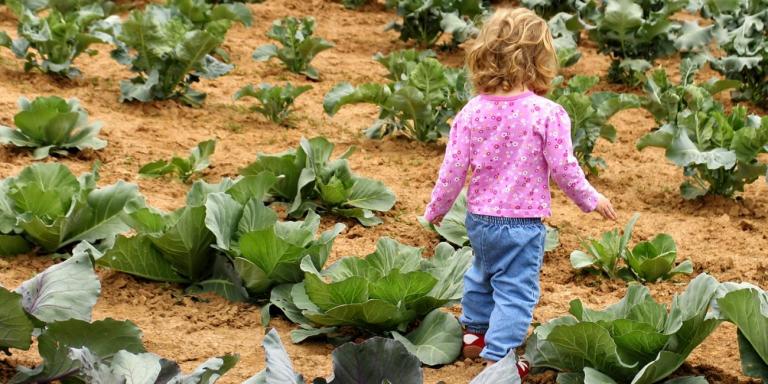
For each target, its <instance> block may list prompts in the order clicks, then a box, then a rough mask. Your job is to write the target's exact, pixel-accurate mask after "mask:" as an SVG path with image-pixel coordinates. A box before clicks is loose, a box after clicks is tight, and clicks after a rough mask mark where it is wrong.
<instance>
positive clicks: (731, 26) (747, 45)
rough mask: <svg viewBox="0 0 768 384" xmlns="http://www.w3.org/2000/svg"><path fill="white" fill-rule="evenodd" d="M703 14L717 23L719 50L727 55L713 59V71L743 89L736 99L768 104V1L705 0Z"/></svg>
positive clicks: (763, 104)
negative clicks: (738, 83) (766, 24)
mask: <svg viewBox="0 0 768 384" xmlns="http://www.w3.org/2000/svg"><path fill="white" fill-rule="evenodd" d="M700 3H701V4H702V14H703V15H704V16H705V17H709V18H711V19H713V20H714V22H715V27H716V32H715V38H716V39H717V42H718V48H720V49H721V50H723V51H724V52H725V56H724V57H721V58H717V59H713V60H712V62H711V66H712V68H714V69H715V70H717V71H718V72H720V73H721V74H723V75H725V76H726V77H727V78H729V79H734V80H738V81H740V82H741V84H742V86H741V87H740V88H739V89H738V90H737V91H736V92H734V93H733V96H734V99H735V100H750V101H752V102H754V103H755V104H758V105H761V106H763V107H765V106H767V105H768V43H766V38H768V35H767V34H768V29H766V28H765V27H764V25H765V23H768V9H766V7H767V6H768V1H765V0H753V1H733V0H731V1H719V0H718V1H716V0H702V1H701V2H700Z"/></svg>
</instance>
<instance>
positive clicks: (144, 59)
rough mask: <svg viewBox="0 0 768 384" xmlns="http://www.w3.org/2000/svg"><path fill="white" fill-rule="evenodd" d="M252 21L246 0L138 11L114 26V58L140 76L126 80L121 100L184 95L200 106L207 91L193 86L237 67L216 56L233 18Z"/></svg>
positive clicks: (175, 1) (193, 0) (177, 2)
mask: <svg viewBox="0 0 768 384" xmlns="http://www.w3.org/2000/svg"><path fill="white" fill-rule="evenodd" d="M250 19H251V15H250V11H249V10H248V8H246V7H245V6H244V5H242V4H220V5H216V6H211V5H208V4H206V3H205V2H204V1H202V0H172V1H169V4H167V5H165V6H160V5H155V4H150V5H149V6H147V7H146V8H144V10H142V11H138V10H136V11H132V12H131V13H130V15H129V16H128V18H127V19H126V20H125V21H124V22H123V23H122V25H114V24H113V25H111V28H112V33H113V34H114V35H115V36H116V44H117V46H118V48H117V49H116V50H115V51H113V52H112V56H113V57H114V58H115V59H116V60H117V61H118V62H119V63H121V64H125V65H128V66H129V67H130V69H131V71H133V72H136V73H137V74H138V75H137V77H135V78H133V79H131V80H124V81H122V82H121V83H120V95H121V96H120V100H121V101H140V102H148V101H152V100H165V99H179V100H180V101H181V102H183V103H185V104H188V105H191V106H200V105H201V104H202V103H203V102H204V101H205V94H204V93H201V92H199V91H195V90H193V89H192V88H191V86H192V84H194V83H195V82H197V81H199V80H200V78H206V79H215V78H217V77H220V76H223V75H225V74H227V73H229V72H230V71H231V70H232V68H233V66H232V65H229V64H225V63H222V62H221V61H219V60H218V59H216V58H215V57H214V56H213V54H214V53H217V54H218V53H220V52H221V51H220V49H219V46H220V45H221V44H222V43H223V42H224V37H225V35H226V33H227V31H228V30H229V28H230V27H231V25H232V22H234V21H239V22H242V23H244V24H246V25H248V24H250Z"/></svg>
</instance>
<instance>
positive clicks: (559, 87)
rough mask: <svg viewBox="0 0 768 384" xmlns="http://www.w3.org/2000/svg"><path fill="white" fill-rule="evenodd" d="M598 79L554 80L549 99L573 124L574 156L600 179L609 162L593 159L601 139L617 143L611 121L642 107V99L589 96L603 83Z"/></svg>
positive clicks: (560, 78) (601, 93)
mask: <svg viewBox="0 0 768 384" xmlns="http://www.w3.org/2000/svg"><path fill="white" fill-rule="evenodd" d="M599 80H600V79H599V78H598V77H597V76H582V75H576V76H574V77H572V78H571V79H569V80H568V82H567V84H566V83H565V82H564V79H563V78H562V77H557V78H555V79H554V80H553V87H552V90H551V91H550V93H549V95H547V97H548V98H550V99H552V100H553V101H555V102H557V103H558V104H560V105H562V106H563V108H565V110H566V111H567V112H568V116H569V117H570V120H571V139H572V140H573V152H574V155H575V156H576V158H577V159H578V160H579V164H581V165H582V166H583V167H585V168H586V169H587V170H588V171H589V172H590V173H591V174H594V175H597V174H598V173H599V170H600V168H605V167H606V164H605V160H603V159H602V158H600V157H597V156H592V151H593V150H594V149H595V145H597V141H598V140H599V139H604V140H607V141H609V142H614V141H615V140H616V128H615V127H614V126H613V125H611V124H610V123H609V122H608V120H609V119H610V118H611V117H612V116H613V115H614V114H616V113H617V112H619V111H621V110H623V109H628V108H636V107H639V106H640V98H639V97H637V96H635V95H632V94H625V93H622V94H618V93H614V92H593V93H592V94H589V95H588V94H587V92H588V91H589V90H590V89H591V88H592V87H594V86H595V85H597V83H598V82H599Z"/></svg>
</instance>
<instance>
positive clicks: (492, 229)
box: [460, 213, 547, 361]
mask: <svg viewBox="0 0 768 384" xmlns="http://www.w3.org/2000/svg"><path fill="white" fill-rule="evenodd" d="M466 224H467V232H468V233H469V241H470V242H471V243H472V249H473V250H474V254H475V257H474V260H473V262H472V267H471V268H470V269H469V270H468V271H467V273H466V274H465V275H464V297H463V298H462V299H461V306H462V310H463V312H462V315H461V318H460V320H461V323H462V324H464V326H465V327H466V328H467V330H468V331H469V332H473V333H479V334H482V333H484V334H485V349H483V351H482V353H481V354H480V356H481V357H483V358H485V359H488V360H492V361H499V360H501V359H502V358H504V356H506V355H507V354H508V353H509V352H510V351H513V350H514V349H515V348H517V347H518V346H520V345H522V344H523V342H524V341H525V337H526V336H527V334H528V326H529V325H530V324H531V320H532V318H533V308H534V307H535V306H536V304H537V303H538V301H539V271H540V269H541V262H542V259H543V257H544V240H545V238H546V234H547V232H546V229H545V228H544V224H542V223H541V219H521V218H507V217H494V216H482V215H474V214H471V213H470V214H468V215H467V221H466Z"/></svg>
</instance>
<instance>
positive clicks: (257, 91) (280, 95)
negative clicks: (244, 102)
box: [234, 83, 312, 125]
mask: <svg viewBox="0 0 768 384" xmlns="http://www.w3.org/2000/svg"><path fill="white" fill-rule="evenodd" d="M310 89H312V87H311V86H309V85H304V86H300V87H294V86H293V85H291V83H286V84H285V86H283V87H281V86H278V85H269V84H259V86H258V87H256V88H254V87H253V85H246V86H245V87H243V88H240V90H238V91H237V93H235V96H234V99H235V100H240V99H241V98H243V97H255V98H256V100H258V101H259V105H254V106H253V107H251V110H253V111H256V112H258V113H261V114H262V115H264V116H265V117H266V118H268V119H269V120H270V121H272V122H275V123H277V124H281V125H283V124H285V123H287V121H286V119H288V118H289V117H290V116H291V113H292V112H293V108H292V107H293V102H294V101H296V98H297V97H299V95H301V94H302V93H304V92H307V91H309V90H310Z"/></svg>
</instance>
